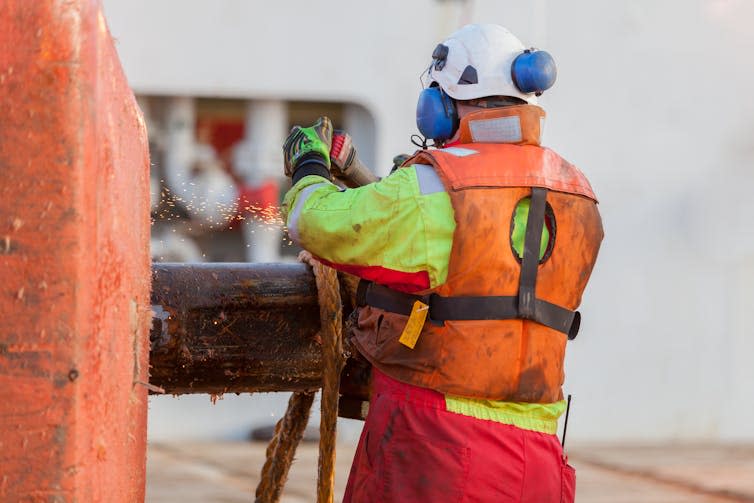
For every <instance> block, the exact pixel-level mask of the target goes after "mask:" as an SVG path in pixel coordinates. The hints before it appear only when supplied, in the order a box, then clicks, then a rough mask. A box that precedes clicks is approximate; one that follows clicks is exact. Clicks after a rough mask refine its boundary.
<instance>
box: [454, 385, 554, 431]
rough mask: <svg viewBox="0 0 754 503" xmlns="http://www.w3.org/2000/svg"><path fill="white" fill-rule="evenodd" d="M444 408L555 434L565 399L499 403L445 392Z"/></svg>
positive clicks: (478, 417) (457, 412)
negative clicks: (548, 401)
mask: <svg viewBox="0 0 754 503" xmlns="http://www.w3.org/2000/svg"><path fill="white" fill-rule="evenodd" d="M445 408H446V409H447V410H448V411H449V412H454V413H456V414H461V415H463V416H471V417H475V418H477V419H484V420H487V421H495V422H496V423H503V424H511V425H513V426H516V427H518V428H522V429H524V430H531V431H538V432H541V433H548V434H550V435H554V434H555V433H557V430H558V418H559V417H560V416H561V415H562V414H563V412H565V409H566V401H565V400H561V401H559V402H555V403H520V402H499V401H496V400H475V399H473V398H463V397H459V396H452V395H445Z"/></svg>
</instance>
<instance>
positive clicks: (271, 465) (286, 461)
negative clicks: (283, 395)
mask: <svg viewBox="0 0 754 503" xmlns="http://www.w3.org/2000/svg"><path fill="white" fill-rule="evenodd" d="M313 401H314V393H313V392H299V393H294V394H293V395H291V398H290V399H289V400H288V409H287V410H286V411H285V415H284V416H283V417H282V418H281V419H280V421H278V423H277V425H275V434H274V435H273V436H272V440H270V444H269V445H268V446H267V460H266V461H265V463H264V467H263V468H262V477H261V480H260V481H259V485H258V486H257V491H256V499H255V500H254V501H255V502H256V503H277V502H278V501H280V495H281V494H282V493H283V486H284V485H285V481H286V480H287V479H288V470H290V468H291V463H292V462H293V456H294V455H295V454H296V447H298V444H299V442H301V437H303V436H304V429H306V423H308V422H309V412H310V411H311V408H312V402H313Z"/></svg>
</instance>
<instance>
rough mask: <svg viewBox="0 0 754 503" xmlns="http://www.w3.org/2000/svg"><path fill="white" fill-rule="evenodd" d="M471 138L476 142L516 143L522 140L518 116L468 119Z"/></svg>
mask: <svg viewBox="0 0 754 503" xmlns="http://www.w3.org/2000/svg"><path fill="white" fill-rule="evenodd" d="M469 129H470V130H471V138H472V140H473V141H475V142H477V143H518V142H520V141H521V140H522V136H521V121H520V119H519V118H518V117H501V118H499V119H487V120H478V121H470V122H469Z"/></svg>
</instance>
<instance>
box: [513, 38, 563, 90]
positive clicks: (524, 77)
mask: <svg viewBox="0 0 754 503" xmlns="http://www.w3.org/2000/svg"><path fill="white" fill-rule="evenodd" d="M511 76H512V77H513V83H514V84H516V87H517V88H518V90H519V91H521V92H522V93H525V94H529V93H535V94H536V95H537V96H539V95H540V94H542V93H543V92H545V91H546V90H548V89H550V88H551V87H552V86H553V84H555V79H556V78H557V77H558V69H557V67H556V66H555V60H554V59H553V57H552V56H551V55H550V53H549V52H547V51H536V50H532V49H527V50H525V51H524V52H523V53H521V54H519V55H518V56H516V59H514V60H513V65H511Z"/></svg>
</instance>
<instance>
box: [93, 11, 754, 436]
mask: <svg viewBox="0 0 754 503" xmlns="http://www.w3.org/2000/svg"><path fill="white" fill-rule="evenodd" d="M105 7H106V14H107V17H108V21H109V23H110V27H111V30H112V32H113V35H114V36H115V37H116V38H117V40H118V50H119V53H120V55H121V58H122V60H123V64H124V66H125V69H126V74H127V75H128V78H129V80H130V82H131V85H132V86H133V88H134V90H135V91H136V92H137V93H139V94H147V95H190V96H225V97H237V98H273V99H284V100H311V101H318V100H327V101H344V102H351V103H357V104H360V105H362V106H363V107H364V108H365V109H366V110H367V111H368V112H369V113H370V114H371V116H372V119H373V120H374V127H375V133H376V144H375V145H374V157H375V158H376V160H377V165H378V166H379V167H380V171H382V173H384V172H385V171H386V170H387V169H388V168H389V166H390V160H391V158H392V156H393V155H395V154H396V153H399V152H405V151H410V150H411V149H412V148H413V147H412V146H411V144H410V143H409V141H408V140H409V136H410V134H412V133H414V132H416V131H415V125H414V109H415V103H416V98H417V95H418V93H419V91H420V87H419V75H420V73H421V72H422V70H423V68H425V67H426V65H427V64H428V63H429V57H430V54H431V52H432V49H433V48H434V46H435V45H436V44H437V43H438V42H440V41H441V39H442V37H443V35H445V34H447V33H449V32H450V31H452V29H454V28H456V27H457V26H459V25H460V24H463V23H465V22H495V23H500V24H503V25H506V26H507V27H508V28H510V29H511V30H512V31H513V32H514V33H516V34H517V35H518V36H519V37H520V38H522V40H523V41H524V42H525V43H526V44H530V45H534V46H539V47H542V48H546V49H548V50H549V51H550V52H551V53H552V54H553V55H554V56H555V58H556V60H557V62H558V67H559V78H558V82H557V84H556V86H555V88H554V89H552V90H551V91H550V92H548V93H547V95H546V97H545V98H544V99H543V100H542V103H543V105H544V107H545V108H546V110H547V111H548V113H549V117H548V123H547V129H546V133H545V143H546V144H547V145H548V146H551V147H553V148H555V149H556V150H558V151H559V152H560V153H561V154H562V155H563V156H564V157H566V158H567V159H569V160H571V161H573V162H575V163H576V164H577V165H579V166H580V167H581V168H582V169H583V170H584V171H585V173H586V174H587V176H588V177H589V178H590V179H591V181H592V184H593V186H594V188H595V191H596V192H597V194H598V196H599V197H600V200H601V211H602V214H603V218H604V224H605V230H606V239H605V241H604V244H603V248H602V252H601V255H600V260H599V263H598V265H597V268H596V270H595V272H594V275H593V279H592V282H591V283H590V285H589V288H588V290H587V292H586V294H585V296H584V302H583V304H582V308H581V311H582V313H583V316H584V322H583V325H582V332H581V334H580V335H579V337H578V339H577V340H576V341H575V342H573V343H571V344H570V345H569V348H568V362H567V378H566V392H567V393H572V394H573V395H574V402H573V409H572V412H571V420H570V423H569V438H570V439H571V440H574V441H579V440H581V441H583V440H589V441H595V440H611V441H612V440H630V441H657V440H693V441H707V440H734V439H748V440H754V419H752V417H753V416H754V365H753V364H752V360H754V317H752V312H754V224H752V216H751V215H752V213H754V198H752V197H751V195H750V193H751V188H752V186H754V100H752V98H751V94H750V93H751V90H752V89H754V65H752V64H751V61H752V50H753V49H754V36H753V35H752V32H751V29H750V27H751V26H752V25H754V3H752V2H749V1H747V0H693V1H692V0H666V1H663V2H656V1H651V0H636V1H631V2H627V1H626V2H604V1H599V0H575V1H571V2H562V1H557V0H549V1H548V0H538V1H530V2H520V1H510V0H507V1H501V0H486V1H466V2H453V1H447V0H446V1H435V0H412V1H411V2H407V1H399V0H388V1H381V2H362V1H347V0H329V1H322V2H292V1H289V2H253V1H248V0H218V1H200V0H182V1H177V0H176V1H167V0H106V1H105ZM226 400H229V399H227V398H226ZM234 403H235V404H236V405H234ZM277 403H280V406H279V409H280V410H279V411H278V412H277V415H279V413H280V412H281V411H282V408H283V405H282V402H281V400H278V402H277ZM268 409H269V407H267V405H266V404H265V403H262V402H254V401H253V399H252V400H251V401H248V402H247V401H244V400H243V399H241V400H240V401H237V402H231V401H227V402H226V403H225V404H221V403H219V404H218V405H217V406H215V407H214V408H212V407H210V405H209V402H208V400H202V399H198V398H197V399H180V400H175V399H172V398H157V399H153V400H152V407H151V410H150V414H151V416H150V435H151V438H152V439H160V438H169V437H170V438H175V437H179V436H223V435H225V436H227V435H229V434H230V433H227V432H230V431H234V432H237V431H240V430H239V426H238V425H241V424H250V422H251V421H252V418H257V416H259V418H261V417H262V416H269V415H270V412H269V410H268ZM255 414H256V415H255ZM178 415H180V417H179V418H180V419H181V420H182V421H186V422H187V423H189V424H194V425H195V427H193V426H192V427H191V428H190V429H189V430H177V429H176V428H174V427H171V426H170V422H171V421H175V420H176V417H177V416H178ZM228 415H230V417H231V418H233V419H227V417H228ZM220 416H222V417H223V419H222V421H225V422H224V423H223V426H222V428H215V429H213V428H212V427H208V426H207V425H208V424H210V423H212V422H214V423H218V422H219V421H218V417H220ZM255 421H256V419H255ZM259 421H261V419H259ZM221 430H222V431H221ZM223 432H225V433H223ZM232 435H237V433H232Z"/></svg>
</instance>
